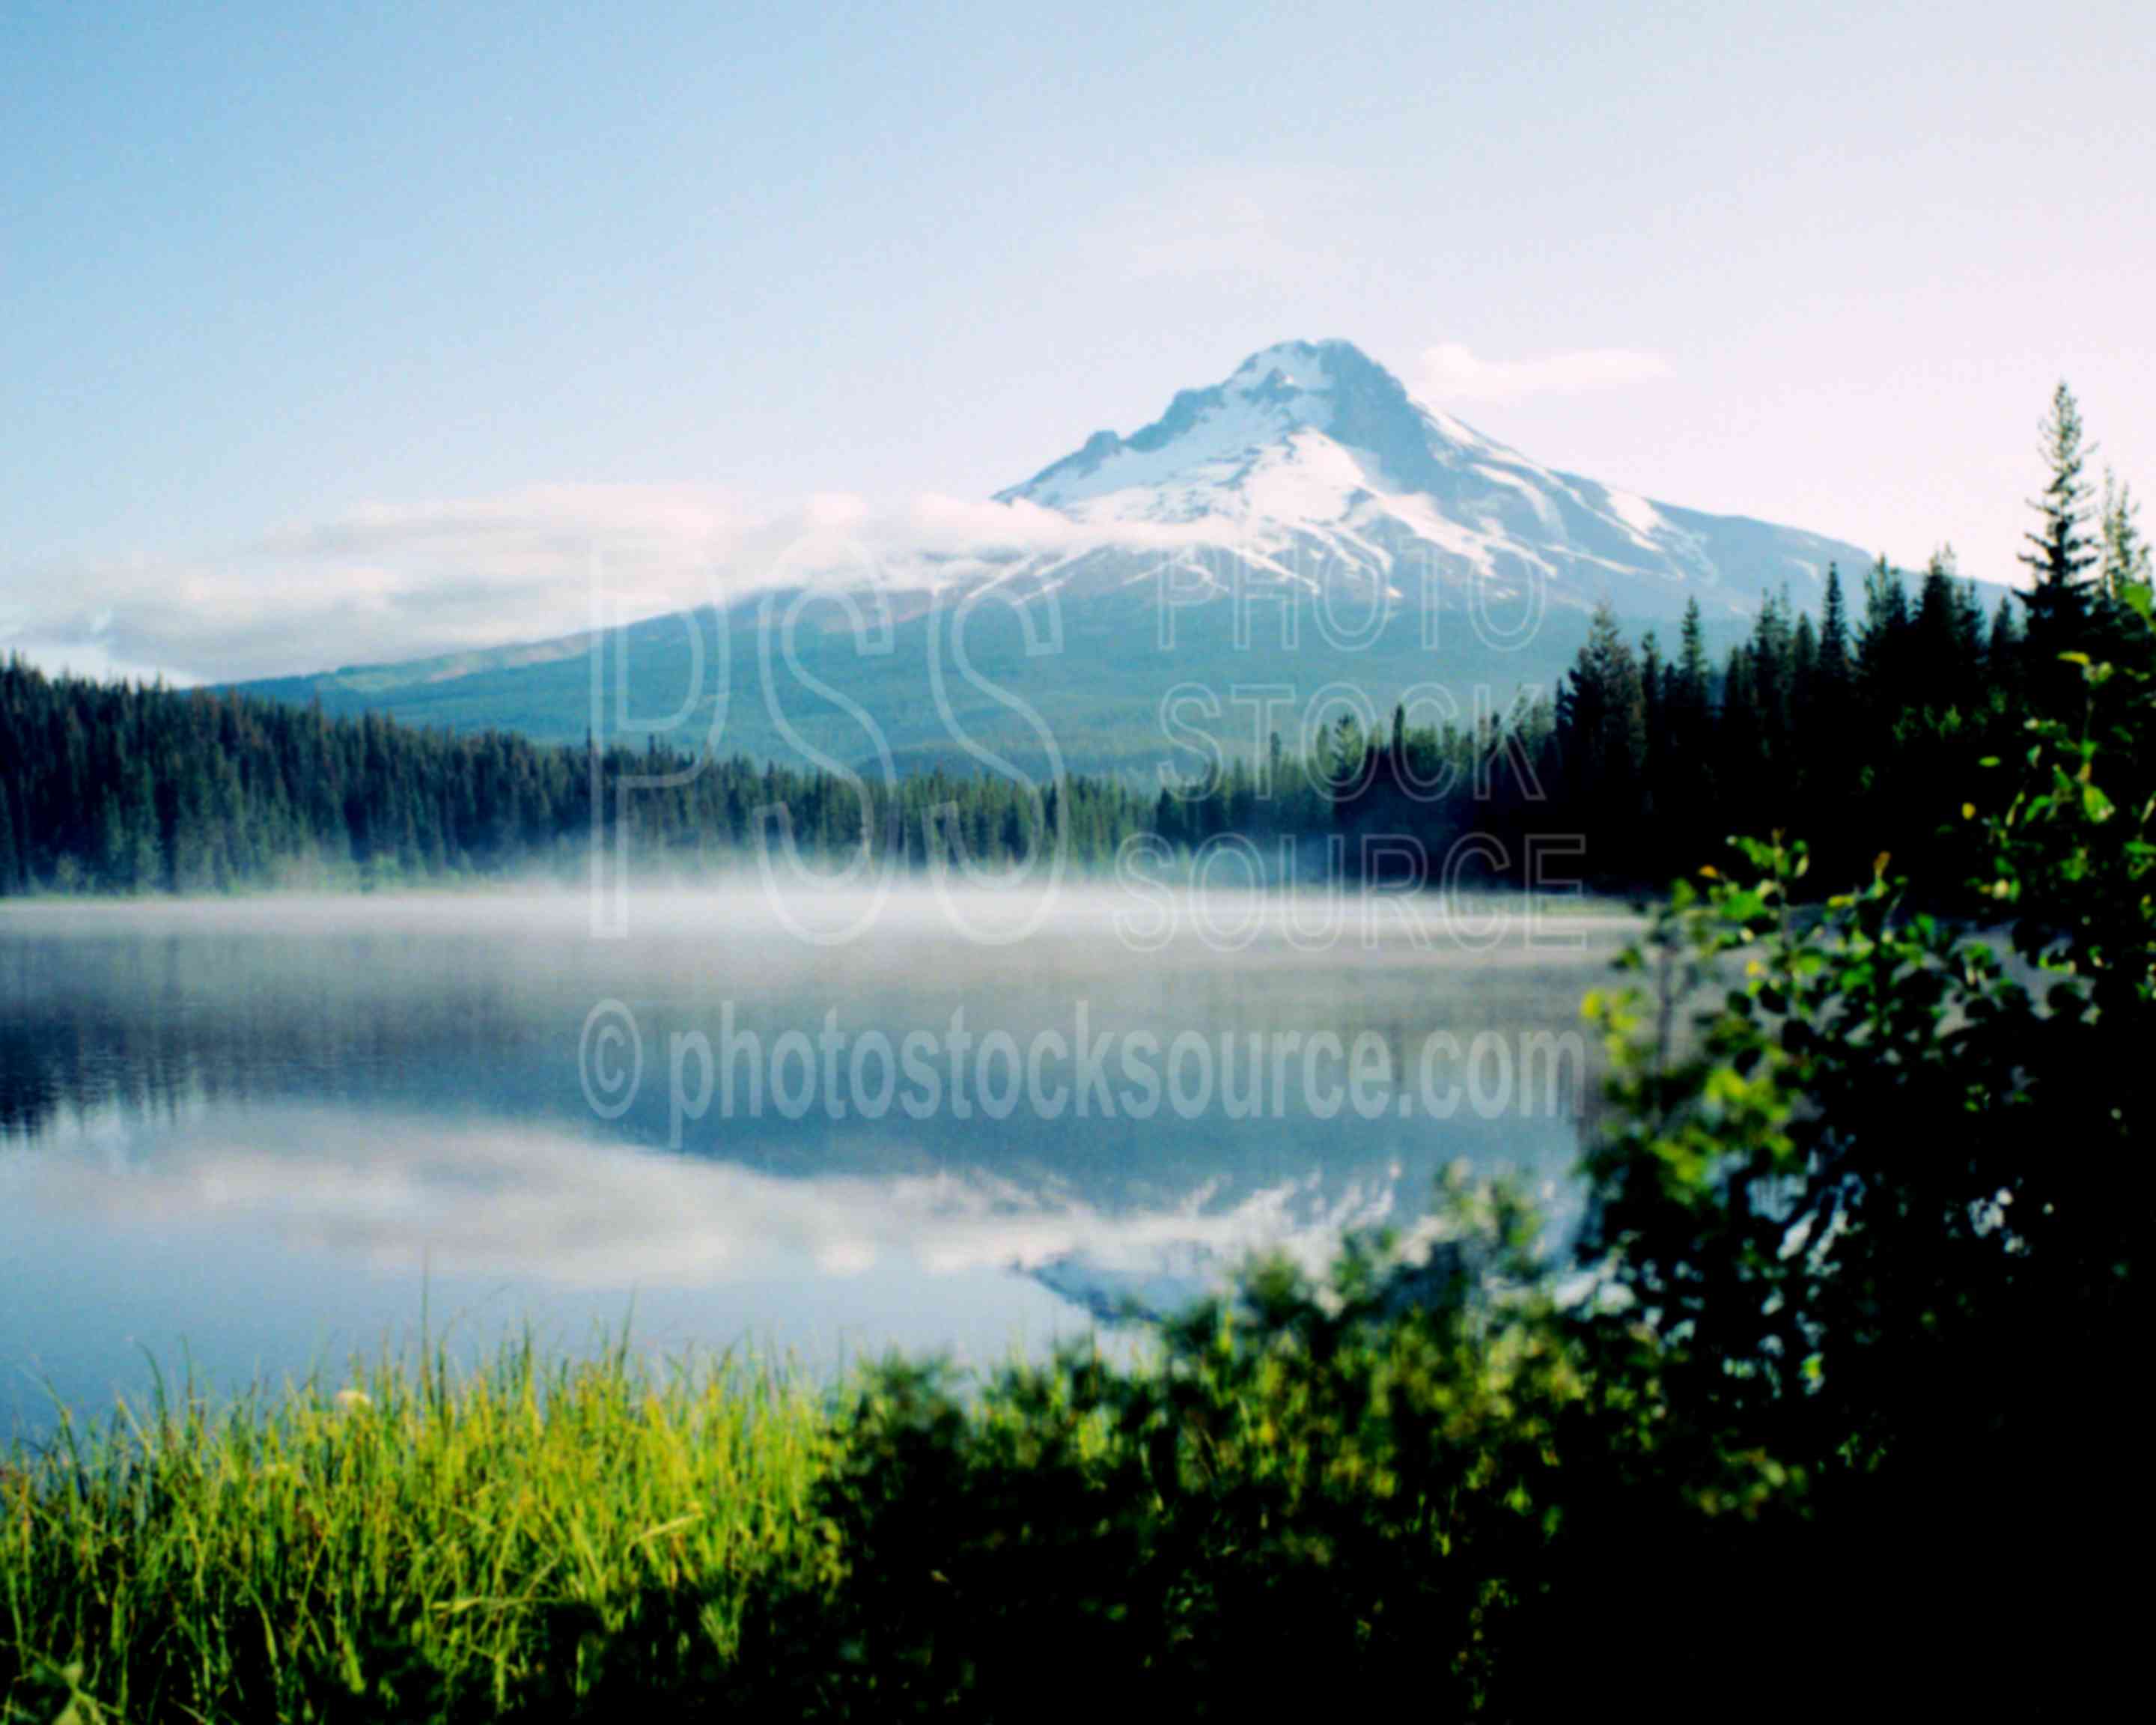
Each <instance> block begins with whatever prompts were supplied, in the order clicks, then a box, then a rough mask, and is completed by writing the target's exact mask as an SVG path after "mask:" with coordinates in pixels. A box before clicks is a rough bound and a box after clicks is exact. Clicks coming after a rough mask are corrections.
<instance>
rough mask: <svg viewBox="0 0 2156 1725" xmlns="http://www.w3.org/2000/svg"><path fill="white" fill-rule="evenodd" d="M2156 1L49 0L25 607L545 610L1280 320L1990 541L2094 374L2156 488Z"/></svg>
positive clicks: (169, 660)
mask: <svg viewBox="0 0 2156 1725" xmlns="http://www.w3.org/2000/svg"><path fill="white" fill-rule="evenodd" d="M2152 43H2156V29H2152V28H2151V27H2150V24H2149V22H2148V15H2147V9H2146V8H2145V6H2137V5H2134V4H2129V3H2099V4H2080V5H2075V4H2066V5H2055V6H2051V7H2048V8H2036V7H2030V6H2027V5H2015V6H2006V5H1996V4H1986V3H1964V4H1961V5H1956V6H1942V7H1930V6H1926V7H1913V6H1912V7H1904V8H1891V7H1890V8H1878V7H1876V6H1851V7H1843V6H1838V5H1823V4H1818V3H1813V4H1805V5H1791V6H1783V5H1779V4H1777V5H1748V6H1744V7H1734V6H1731V7H1704V6H1665V7H1608V6H1590V5H1587V4H1582V3H1573V4H1553V5H1532V4H1528V5H1521V4H1514V5H1506V6H1496V5H1492V6H1479V5H1478V6H1471V7H1469V6H1458V5H1455V6H1450V7H1446V6H1435V5H1431V4H1430V3H1428V0H1421V3H1417V4H1411V5H1399V6H1390V5H1379V6H1373V7H1368V8H1347V7H1332V8H1277V9H1274V10H1272V11H1270V12H1258V13H1253V12H1251V11H1249V10H1247V9H1245V8H1231V7H1175V6H1170V5H1164V4H1153V5H1148V6H1145V7H1142V8H1072V7H1067V6H1066V7H1060V8H1019V7H1012V6H999V7H990V6H960V5H952V6H940V7H903V8H858V9H857V8H820V9H816V10H814V11H803V10H802V9H800V8H758V7H727V8H716V7H711V6H708V5H706V6H694V7H689V6H685V7H678V8H674V7H665V6H643V7H637V8H615V9H613V10H610V11H607V12H604V13H597V12H594V11H591V10H588V9H584V8H577V9H570V8H562V9H560V10H559V11H553V10H550V9H547V8H536V7H525V8H457V7H449V6H439V7H435V6H429V7H412V8H401V9H399V8H378V9H377V8H367V9H366V11H365V13H364V14H363V15H362V14H360V13H359V11H358V9H357V8H355V9H351V10H347V9H346V8H336V9H334V10H331V9H327V8H300V7H295V6H280V7H262V8H241V7H228V8H215V9H212V8H192V7H186V6H178V5H173V6H164V7H157V8H146V7H145V8H134V7H130V6H124V5H119V4H114V5H109V6H102V7H96V8H81V7H61V6H57V5H55V6H38V5H24V4H20V3H15V4H11V5H9V6H8V7H7V8H6V10H5V12H4V13H0V404H3V405H4V407H5V408H6V413H5V419H4V422H0V423H4V427H5V430H4V438H5V444H4V455H5V459H4V460H3V461H0V524H4V526H5V528H6V543H5V546H4V548H0V637H11V638H12V639H14V640H15V641H17V642H18V643H22V644H28V645H31V646H32V647H33V648H35V649H37V650H38V653H39V654H40V656H44V657H48V658H55V657H57V658H66V659H69V660H70V662H73V663H75V664H78V665H95V664H97V663H99V662H100V658H102V659H103V660H107V661H110V662H112V663H118V664H123V665H146V664H150V663H155V664H156V665H159V666H162V667H163V668H165V669H168V670H175V671H178V672H182V673H187V674H193V675H232V674H241V673H252V672H255V671H259V670H275V669H280V668H293V669H297V668H301V667H302V666H305V665H320V664H325V663H333V662H341V661H348V660H351V659H352V658H355V657H359V656H372V655H374V654H375V653H377V652H381V653H385V654H386V653H391V652H396V651H403V650H426V649H432V648H434V647H435V646H438V645H440V644H444V643H453V642H454V641H456V640H459V639H466V638H475V637H477V636H478V635H480V634H488V635H489V637H490V638H491V639H516V638H518V637H521V636H528V635H531V634H541V633H545V632H547V630H548V629H551V628H552V627H554V626H556V625H557V624H558V623H559V622H560V621H561V619H560V618H558V617H557V615H556V608H557V600H556V598H551V597H548V594H550V593H552V592H553V587H552V585H550V583H555V584H560V583H556V577H557V576H561V577H562V578H563V580H564V581H565V582H566V583H567V584H566V585H563V586H562V592H564V593H567V592H568V591H569V590H570V589H571V588H573V589H574V591H575V593H577V594H579V595H580V594H581V592H582V588H581V586H580V585H579V584H578V583H580V581H581V562H580V560H579V557H577V555H576V554H574V552H573V547H574V545H575V544H577V543H579V542H582V541H583V539H585V538H588V537H589V536H592V535H594V534H603V533H606V532H610V531H621V532H623V533H625V534H626V535H627V536H628V537H629V539H630V540H632V541H637V542H641V543H644V544H647V545H657V544H659V543H660V542H665V543H667V544H673V543H674V542H676V541H678V540H680V539H681V538H682V537H683V536H695V535H696V534H697V533H700V532H702V531H705V530H706V528H707V527H710V528H711V531H716V532H718V533H719V534H720V535H721V536H723V535H724V533H725V531H727V530H726V527H725V526H724V523H725V522H726V521H731V520H732V519H734V517H735V516H737V515H739V514H742V513H746V514H748V515H752V516H754V515H758V514H761V513H767V512H768V511H772V510H773V509H777V508H779V507H782V506H787V505H788V504H789V502H791V501H798V500H800V499H802V498H804V497H808V496H811V495H816V494H824V493H850V494H856V495H863V496H866V497H870V498H875V499H886V500H888V499H902V498H907V497H912V496H915V495H918V494H921V493H936V494H940V495H948V496H953V497H960V498H971V497H978V496H983V495H986V494H988V492H990V491H993V490H995V489H997V488H998V487H999V486H1001V485H1006V484H1009V483H1010V482H1012V481H1013V480H1017V479H1019V478H1022V477H1024V475H1027V474H1029V473H1030V472H1031V471H1033V470H1034V469H1036V468H1038V467H1039V466H1040V465H1043V464H1044V463H1045V462H1046V461H1048V460H1050V459H1052V458H1054V457H1055V456H1056V455H1058V454H1062V453H1063V452H1064V451H1065V450H1066V449H1069V448H1070V447H1072V446H1074V445H1075V444H1077V443H1078V442H1080V441H1081V439H1083V438H1084V436H1085V435H1086V434H1087V433H1088V432H1090V431H1091V430H1093V429H1096V428H1099V427H1102V426H1112V427H1116V428H1117V429H1124V430H1127V429H1131V428H1132V427H1133V426H1135V425H1137V424H1140V423H1142V422H1143V421H1145V420H1147V419H1148V418H1152V417H1153V416H1154V415H1155V414H1156V413H1158V410H1159V409H1160V408H1161V407H1162V406H1163V404H1164V403H1165V401H1166V399H1167V398H1168V395H1169V394H1170V393H1173V390H1174V389H1176V388H1180V387H1183V386H1185V385H1190V384H1199V383H1204V382H1212V381H1214V380H1215V379H1217V378H1218V377H1221V376H1224V374H1225V373H1226V372H1229V370H1230V369H1232V368H1233V367H1234V366H1235V363H1236V362H1237V361H1238V360H1240V358H1241V357H1243V356H1244V355H1245V353H1247V352H1251V351H1253V350H1255V349H1256V348H1258V347H1263V346H1265V345H1267V344H1269V343H1270V342H1272V341H1277V340H1280V339H1282V338H1286V337H1291V336H1347V337H1349V338H1351V339H1353V340H1354V341H1358V342H1359V343H1361V344H1362V345H1363V347H1366V348H1368V350H1369V351H1370V352H1372V353H1373V355H1374V356H1375V357H1378V358H1379V359H1381V360H1383V362H1386V363H1388V364H1389V365H1391V366H1392V367H1394V369H1395V370H1397V371H1399V372H1400V373H1401V374H1402V376H1403V377H1405V378H1406V379H1407V381H1408V382H1409V384H1410V386H1411V387H1414V388H1417V389H1418V391H1419V393H1424V395H1425V396H1426V397H1427V398H1431V399H1433V400H1434V401H1435V402H1436V403H1438V404H1439V405H1442V406H1445V407H1448V408H1451V409H1452V410H1453V411H1455V412H1456V413H1459V414H1460V416H1461V417H1463V418H1466V419H1468V420H1469V421H1471V423H1473V424H1476V425H1477V426H1479V427H1480V428H1481V429H1483V430H1485V431H1486V432H1488V433H1490V434H1492V435H1494V436H1496V437H1499V438H1501V439H1504V440H1505V441H1507V442H1509V443H1512V444H1516V445H1517V446H1518V447H1520V448H1521V449H1525V450H1526V451H1527V452H1528V453H1530V454H1533V455H1535V456H1536V457H1537V458H1538V459H1542V460H1543V461H1546V462H1548V463H1550V464H1552V465H1560V466H1566V467H1570V468H1573V469H1576V470H1581V471H1584V472H1587V473H1589V474H1592V475H1595V476H1597V477H1599V478H1604V479H1606V480H1611V481H1613V482H1616V483H1621V484H1623V485H1627V486H1630V487H1632V488H1634V489H1636V490H1641V491H1645V492H1646V493H1648V494H1650V495H1655V496H1657V497H1661V498H1663V499H1666V500H1667V501H1674V502H1678V503H1682V504H1686V505H1691V506H1698V507H1704V508H1709V509H1717V510H1728V511H1741V512H1744V513H1748V514H1754V515H1758V516H1765V517H1768V518H1769V519H1774V520H1781V521H1790V522H1793V523H1795V524H1797V525H1801V526H1809V527H1813V528H1815V529H1818V530H1820V531H1826V532H1830V533H1834V534H1837V535H1840V536H1845V537H1847V538H1851V539H1853V540H1856V542H1859V543H1862V544H1866V545H1871V546H1876V547H1880V548H1882V549H1884V550H1886V551H1887V552H1890V553H1891V554H1892V555H1894V556H1895V557H1898V558H1902V559H1905V560H1910V561H1916V560H1920V559H1921V558H1922V557H1923V556H1924V555H1925V554H1926V553H1927V552H1928V551H1929V550H1930V549H1931V547H1932V546H1933V544H1934V543H1936V542H1938V541H1939V540H1942V539H1951V540H1952V541H1953V542H1954V543H1955V544H1956V546H1957V547H1958V549H1959V551H1960V552H1961V555H1962V561H1963V567H1965V568H1967V569H1969V571H1970V572H1978V573H1984V574H1996V575H2004V574H2005V573H2007V572H2008V571H2009V567H2010V559H2011V557H2012V555H2013V552H2014V551H2015V548H2016V543H2017V536H2018V534H2019V532H2020V526H2021V516H2022V511H2021V509H2020V500H2021V499H2023V498H2024V497H2025V496H2026V495H2029V494H2030V491H2032V490H2034V489H2035V485H2036V475H2035V465H2034V454H2033V448H2034V440H2035V420H2036V419H2037V418H2038V417H2039V415H2040V413H2041V411H2042V408H2043V406H2044V403H2045V398H2046V394H2047V393H2048V390H2049V388H2050V386H2051V382H2053V381H2054V380H2055V379H2056V377H2059V376H2060V375H2062V374H2063V375H2065V376H2066V377H2070V378H2071V380H2072V381H2073V382H2074V384H2075V386H2076V388H2077V390H2078V391H2079V392H2080V393H2081V395H2082V400H2083V404H2084V407H2085V409H2086V411H2087V417H2088V418H2089V420H2090V423H2091V425H2092V429H2093V430H2094V431H2095V433H2096V434H2097V436H2098V437H2099V439H2101V441H2102V444H2103V449H2104V454H2105V456H2106V457H2107V458H2108V459H2110V460H2111V461H2112V462H2113V463H2114V464H2115V465H2117V466H2118V467H2119V469H2120V470H2121V471H2122V473H2123V474H2124V475H2126V476H2127V477H2128V478H2129V479H2132V478H2136V477H2138V478H2139V479H2140V480H2141V485H2142V486H2143V488H2144V489H2148V490H2156V341H2152V340H2151V337H2150V331H2149V326H2148V318H2149V298H2150V296H2149V284H2150V281H2151V278H2152V273H2156V223H2151V222H2150V221H2149V220H2148V216H2147V213H2146V210H2147V204H2148V195H2149V187H2148V182H2149V179H2150V177H2151V173H2152V170H2156V117H2152V116H2156V104H2152V102H2151V100H2150V94H2149V93H2150V91H2151V90H2152V88H2156V49H2152ZM654 521H655V522H656V523H657V525H656V526H654ZM474 522H477V523H479V524H480V525H479V526H478V527H477V528H475V527H473V526H472V525H471V524H472V523H474ZM714 523H716V524H717V525H716V526H714V525H713V524H714ZM639 536H641V539H640V540H639ZM624 561H625V562H626V563H627V564H628V565H629V566H631V567H634V566H635V565H636V563H637V553H636V552H635V550H634V547H633V546H632V547H631V549H629V551H627V552H624ZM649 562H650V563H651V567H653V568H654V570H655V569H657V568H658V567H659V566H660V564H661V563H663V562H665V553H664V552H660V551H653V552H651V554H650V558H649ZM654 580H656V577H655V576H654ZM656 590H657V588H655V587H654V592H655V591H656ZM325 594H331V595H333V596H334V597H335V598H336V606H337V608H336V609H334V610H332V611H331V612H325V610H324V609H323V604H324V595H325ZM175 595H183V596H184V597H185V599H186V605H185V610H186V613H187V615H186V616H185V617H184V618H178V617H176V615H175V612H176V607H177V600H176V598H175ZM560 603H562V604H564V605H566V604H567V603H570V602H569V601H568V600H567V599H562V600H561V601H560ZM575 603H582V601H581V598H577V599H576V601H575ZM161 605H162V609H161V608H160V606H161ZM459 606H462V607H464V608H463V609H461V610H460V609H459ZM326 631H328V632H330V633H331V634H333V635H334V636H335V638H334V639H330V638H326V634H325V632H326Z"/></svg>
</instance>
